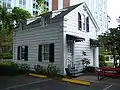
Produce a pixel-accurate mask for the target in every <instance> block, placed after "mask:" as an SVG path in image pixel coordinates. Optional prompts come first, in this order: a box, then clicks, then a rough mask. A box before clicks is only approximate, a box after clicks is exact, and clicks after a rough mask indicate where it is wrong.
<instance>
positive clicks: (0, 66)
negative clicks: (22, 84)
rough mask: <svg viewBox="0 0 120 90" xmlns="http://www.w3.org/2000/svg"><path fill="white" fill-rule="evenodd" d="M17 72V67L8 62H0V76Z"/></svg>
mask: <svg viewBox="0 0 120 90" xmlns="http://www.w3.org/2000/svg"><path fill="white" fill-rule="evenodd" d="M17 72H18V65H17V64H15V63H13V62H10V61H3V62H0V75H13V74H16V73H17Z"/></svg>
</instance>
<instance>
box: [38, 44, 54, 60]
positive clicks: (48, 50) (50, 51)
mask: <svg viewBox="0 0 120 90" xmlns="http://www.w3.org/2000/svg"><path fill="white" fill-rule="evenodd" d="M38 60H39V61H40V62H41V61H42V60H44V61H49V62H54V43H51V44H43V45H39V51H38Z"/></svg>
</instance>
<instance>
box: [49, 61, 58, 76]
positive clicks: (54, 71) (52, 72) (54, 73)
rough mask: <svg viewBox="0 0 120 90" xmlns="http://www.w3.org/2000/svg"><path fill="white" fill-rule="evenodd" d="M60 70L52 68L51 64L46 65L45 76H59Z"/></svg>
mask: <svg viewBox="0 0 120 90" xmlns="http://www.w3.org/2000/svg"><path fill="white" fill-rule="evenodd" d="M59 72H60V70H59V69H58V68H57V67H56V66H54V65H53V64H52V63H51V64H49V65H48V67H47V74H48V75H49V76H51V77H53V76H57V75H58V74H59Z"/></svg>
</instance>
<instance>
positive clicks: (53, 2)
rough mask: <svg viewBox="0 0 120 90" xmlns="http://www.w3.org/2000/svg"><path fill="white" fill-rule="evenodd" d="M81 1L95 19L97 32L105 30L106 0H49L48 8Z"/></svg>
mask: <svg viewBox="0 0 120 90" xmlns="http://www.w3.org/2000/svg"><path fill="white" fill-rule="evenodd" d="M81 2H85V3H86V4H87V6H88V7H89V9H90V10H91V12H92V14H93V16H94V18H95V19H96V21H97V23H98V25H99V27H100V31H99V32H98V34H101V33H104V32H105V31H107V29H108V28H107V24H108V21H107V0H49V10H50V11H51V10H57V9H62V8H65V7H68V6H72V5H75V4H78V3H81Z"/></svg>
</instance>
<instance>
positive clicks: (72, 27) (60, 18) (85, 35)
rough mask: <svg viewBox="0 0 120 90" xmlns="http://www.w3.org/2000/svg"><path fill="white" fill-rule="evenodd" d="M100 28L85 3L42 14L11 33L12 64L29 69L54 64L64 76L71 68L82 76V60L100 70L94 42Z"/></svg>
mask: <svg viewBox="0 0 120 90" xmlns="http://www.w3.org/2000/svg"><path fill="white" fill-rule="evenodd" d="M97 31H99V26H98V24H97V22H96V21H95V19H94V17H93V15H92V14H91V12H90V10H89V8H88V6H87V5H86V4H85V3H80V4H77V5H74V6H71V7H68V8H65V9H62V10H58V11H51V12H48V13H45V14H42V15H41V16H40V17H39V18H37V20H35V21H33V22H31V23H30V24H27V25H25V28H22V27H18V28H15V29H14V32H13V34H14V35H13V36H14V37H13V60H14V61H15V62H19V63H27V64H29V65H30V66H31V67H34V65H36V64H39V65H40V66H43V67H47V66H48V65H49V64H51V63H52V64H54V65H55V66H56V67H58V68H59V69H60V71H61V74H66V72H65V69H66V68H70V67H74V68H75V72H76V73H78V72H81V71H82V70H83V68H84V67H85V66H84V65H83V61H84V60H89V62H90V66H94V67H99V58H98V56H99V52H98V47H97V46H96V45H95V43H93V42H94V41H95V40H97V38H98V36H97V34H96V32H97Z"/></svg>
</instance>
